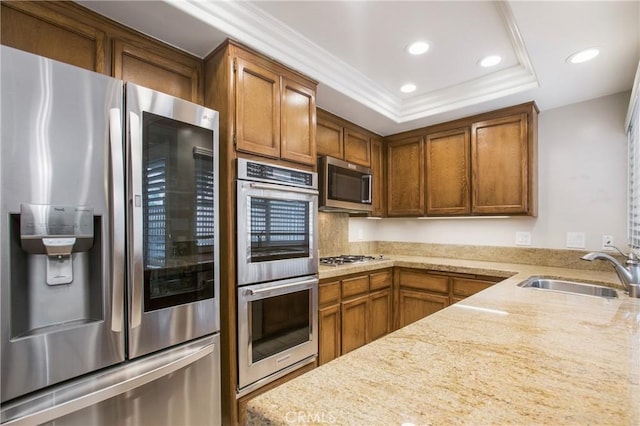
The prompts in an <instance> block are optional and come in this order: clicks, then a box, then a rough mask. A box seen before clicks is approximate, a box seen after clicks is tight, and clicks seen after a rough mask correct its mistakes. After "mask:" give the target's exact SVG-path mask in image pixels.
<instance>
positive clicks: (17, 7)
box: [0, 1, 107, 73]
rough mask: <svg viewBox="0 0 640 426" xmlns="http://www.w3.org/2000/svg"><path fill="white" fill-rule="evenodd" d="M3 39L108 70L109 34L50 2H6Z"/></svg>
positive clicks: (18, 46)
mask: <svg viewBox="0 0 640 426" xmlns="http://www.w3.org/2000/svg"><path fill="white" fill-rule="evenodd" d="M0 7H1V10H2V11H1V13H0V18H1V21H0V24H1V25H0V40H2V44H4V45H6V46H11V47H14V48H16V49H20V50H24V51H26V52H30V53H34V54H36V55H40V56H45V57H47V58H51V59H54V60H56V61H60V62H65V63H67V64H71V65H75V66H77V67H80V68H85V69H88V70H92V71H96V72H99V73H105V72H107V70H105V38H106V37H105V34H104V32H102V31H100V30H98V29H96V28H93V27H90V26H88V25H84V24H82V23H80V22H78V21H77V20H74V19H72V18H69V17H66V16H63V15H61V14H58V13H56V12H53V11H52V10H50V9H48V8H47V5H46V2H28V1H14V2H2V5H1V6H0Z"/></svg>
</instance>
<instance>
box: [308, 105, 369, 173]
mask: <svg viewBox="0 0 640 426" xmlns="http://www.w3.org/2000/svg"><path fill="white" fill-rule="evenodd" d="M317 118H318V124H317V141H318V155H328V156H330V157H334V158H338V159H340V160H344V161H348V162H349V163H353V164H358V165H360V166H364V167H371V141H372V139H373V137H372V134H370V133H369V132H367V131H366V130H364V129H362V128H360V127H358V126H356V125H355V124H353V123H350V122H349V121H346V120H343V119H341V118H340V117H337V116H335V115H333V114H331V113H329V112H327V111H324V110H321V109H318V113H317Z"/></svg>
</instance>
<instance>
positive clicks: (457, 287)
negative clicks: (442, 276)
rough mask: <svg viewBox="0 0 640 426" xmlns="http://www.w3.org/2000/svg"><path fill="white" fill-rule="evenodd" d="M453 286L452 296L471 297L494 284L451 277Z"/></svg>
mask: <svg viewBox="0 0 640 426" xmlns="http://www.w3.org/2000/svg"><path fill="white" fill-rule="evenodd" d="M451 282H452V285H453V294H454V295H456V296H463V297H467V296H471V295H472V294H476V293H477V292H479V291H482V290H484V289H485V288H488V287H491V286H492V285H493V284H494V283H493V282H491V281H481V280H474V279H467V278H458V277H453V278H452V279H451Z"/></svg>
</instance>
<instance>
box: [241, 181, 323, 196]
mask: <svg viewBox="0 0 640 426" xmlns="http://www.w3.org/2000/svg"><path fill="white" fill-rule="evenodd" d="M251 188H255V189H271V190H275V191H286V192H297V193H300V194H309V195H318V191H317V190H315V189H306V188H297V187H295V186H282V185H274V184H271V183H261V182H251Z"/></svg>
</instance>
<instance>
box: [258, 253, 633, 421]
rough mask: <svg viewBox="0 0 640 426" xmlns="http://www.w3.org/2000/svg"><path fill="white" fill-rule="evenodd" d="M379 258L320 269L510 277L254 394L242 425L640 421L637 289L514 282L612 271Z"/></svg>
mask: <svg viewBox="0 0 640 426" xmlns="http://www.w3.org/2000/svg"><path fill="white" fill-rule="evenodd" d="M377 262H379V264H377V265H374V264H373V262H372V263H371V264H359V265H350V266H346V267H345V266H343V267H338V268H321V270H320V277H321V278H329V277H333V276H338V275H345V274H350V273H357V272H364V271H366V270H372V269H379V268H384V267H389V266H407V267H419V268H424V269H438V270H444V271H449V272H463V273H472V274H480V275H495V276H510V278H506V279H505V280H504V281H502V282H500V283H498V284H496V285H494V286H492V287H490V288H488V289H486V290H484V291H482V292H480V293H477V294H475V295H474V296H471V297H469V298H467V299H464V300H463V301H461V302H458V303H456V304H454V305H451V306H450V307H448V308H446V309H443V310H441V311H439V312H437V313H435V314H433V315H430V316H429V317H427V318H424V319H422V320H420V321H417V322H415V323H413V324H411V325H409V326H407V327H404V328H402V329H400V330H397V331H395V332H393V333H391V334H389V335H387V336H385V337H383V338H381V339H378V340H376V341H374V342H372V343H370V344H368V345H366V346H363V347H361V348H359V349H357V350H355V351H353V352H350V353H348V354H346V355H343V356H341V357H339V358H337V359H335V360H333V361H331V362H329V363H327V364H325V365H323V366H321V367H318V368H316V369H314V370H312V371H310V372H308V373H306V374H304V375H302V376H300V377H297V378H295V379H293V380H291V381H289V382H287V383H285V384H283V385H281V386H279V387H277V388H275V389H272V390H270V391H268V392H267V393H265V394H263V395H260V396H258V397H256V398H255V399H253V400H251V401H250V402H249V404H248V412H247V420H248V424H252V425H261V424H324V423H330V424H352V425H364V424H366V425H394V424H395V425H431V424H434V425H435V424H442V425H450V424H466V425H480V424H482V425H486V424H500V425H502V424H518V425H541V424H554V425H556V424H573V425H584V424H603V425H638V424H640V299H631V298H629V297H628V296H626V295H625V294H624V293H623V292H621V291H619V292H618V293H619V296H620V297H619V298H618V299H603V298H597V297H590V296H580V295H571V294H564V293H557V292H550V291H542V290H537V289H530V288H520V287H517V284H518V283H520V282H521V281H523V280H525V279H526V278H528V277H529V276H532V275H541V276H551V277H557V278H567V279H575V280H583V281H589V282H595V283H603V284H607V285H610V286H614V287H619V284H618V281H617V277H616V276H615V274H614V273H613V272H597V271H584V270H579V269H564V268H551V267H538V266H533V265H519V264H501V263H493V262H481V261H465V260H455V259H439V258H421V257H415V256H393V257H391V258H389V259H388V260H383V261H377ZM365 265H367V266H365ZM362 268H364V269H362Z"/></svg>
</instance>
